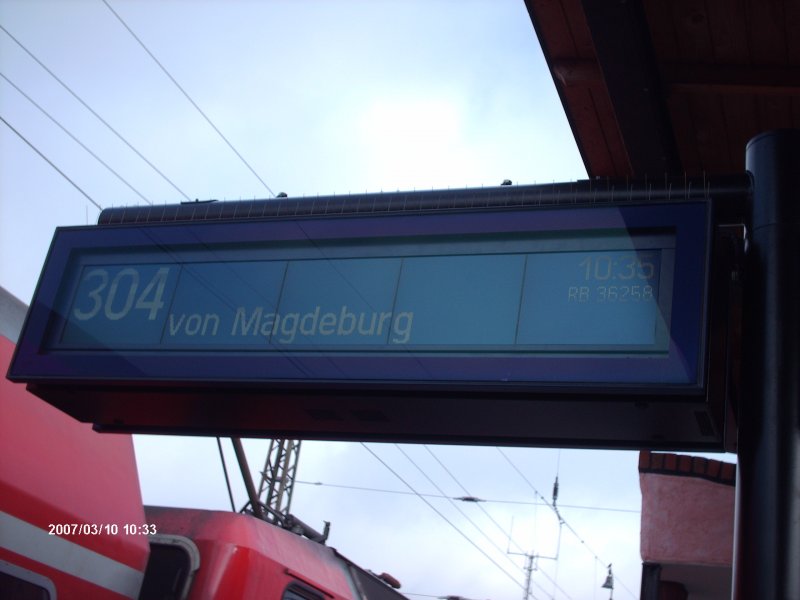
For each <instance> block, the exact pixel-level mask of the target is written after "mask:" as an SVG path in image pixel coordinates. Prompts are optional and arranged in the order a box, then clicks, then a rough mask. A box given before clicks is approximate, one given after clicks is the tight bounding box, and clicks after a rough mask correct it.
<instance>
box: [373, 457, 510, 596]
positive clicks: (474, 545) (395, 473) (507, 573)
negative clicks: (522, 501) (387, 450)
mask: <svg viewBox="0 0 800 600" xmlns="http://www.w3.org/2000/svg"><path fill="white" fill-rule="evenodd" d="M361 445H362V446H363V447H364V449H365V450H366V451H367V452H369V453H370V454H372V456H374V457H375V458H376V459H377V460H378V462H380V463H381V464H382V465H383V466H384V467H386V469H388V470H389V472H390V473H391V474H392V475H394V476H395V477H397V478H398V479H399V480H400V481H401V482H402V483H403V484H404V485H405V486H406V487H407V488H408V489H410V490H411V491H412V492H413V493H414V494H415V495H416V496H417V497H419V499H420V500H422V501H423V502H424V503H425V504H427V505H428V508H430V509H431V510H432V511H433V512H435V513H436V514H437V515H439V516H440V517H441V518H442V519H444V521H445V522H446V523H447V524H448V525H450V527H452V528H453V529H455V530H456V531H457V532H458V534H459V535H461V536H462V537H463V538H464V539H465V540H467V542H469V543H470V544H471V545H472V546H473V547H474V548H475V549H476V550H477V551H478V552H480V553H481V554H483V556H484V557H486V558H487V559H488V560H489V561H490V562H491V563H492V564H493V565H494V566H495V567H497V568H498V569H500V571H502V572H503V574H505V575H506V576H507V577H508V578H509V579H510V580H511V581H513V582H514V583H515V584H516V585H517V586H519V587H520V588H522V589H524V586H523V585H522V584H521V583H520V582H519V581H517V580H516V578H515V577H514V576H513V575H512V574H511V573H509V572H508V571H506V570H505V569H504V568H503V567H502V566H501V565H500V563H498V562H497V561H495V560H494V559H493V558H492V557H491V556H489V555H488V554H487V553H486V552H485V551H484V550H483V549H482V548H481V547H480V546H478V545H477V544H476V543H475V542H474V541H472V539H471V538H470V537H469V536H468V535H467V534H465V533H464V532H463V531H461V530H460V529H459V528H458V527H457V526H456V525H455V524H454V523H453V522H452V521H451V520H450V519H448V518H447V517H446V516H444V515H443V514H442V513H441V512H440V511H439V510H438V509H437V508H436V507H435V506H434V505H433V504H431V503H430V502H428V500H426V499H425V497H424V496H422V495H421V494H419V493H418V492H417V490H415V489H414V488H413V487H412V485H411V484H410V483H408V482H407V481H406V480H405V479H403V478H402V477H401V476H400V474H399V473H397V471H395V470H394V469H392V468H391V467H390V466H389V465H388V464H387V463H386V462H385V461H384V460H383V459H382V458H381V457H380V456H378V455H377V454H376V453H375V452H374V451H373V450H372V448H370V447H369V446H367V445H366V444H365V443H364V442H361Z"/></svg>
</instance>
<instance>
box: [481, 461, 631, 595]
mask: <svg viewBox="0 0 800 600" xmlns="http://www.w3.org/2000/svg"><path fill="white" fill-rule="evenodd" d="M495 449H496V450H497V451H498V452H499V453H500V454H501V456H502V457H503V458H504V459H505V460H506V462H508V464H509V465H511V467H512V468H513V469H514V471H516V472H517V474H518V475H519V476H520V477H522V479H523V481H525V483H527V484H528V486H529V487H530V488H531V489H532V490H533V492H534V494H535V495H536V496H539V498H541V500H542V502H543V503H544V504H546V505H547V506H549V507H550V508H551V509H552V510H553V511H554V512H555V513H556V515H558V516H559V518H560V519H561V523H562V524H563V525H564V527H566V528H567V529H568V530H569V531H570V532H571V533H572V534H573V535H574V536H575V537H576V538H577V539H578V541H579V542H580V543H581V545H582V546H583V547H584V548H586V550H587V552H589V553H590V554H591V555H592V556H593V557H594V560H595V562H596V563H599V564H601V565H603V567H604V568H605V566H606V565H607V564H608V562H607V561H603V560H602V559H601V558H600V557H599V556H598V555H597V553H596V552H595V551H594V550H592V549H591V548H590V547H589V545H588V544H587V543H586V540H584V539H583V538H582V537H581V536H580V534H579V533H578V532H577V531H576V530H575V528H574V527H572V525H570V524H569V523H567V521H566V520H565V519H564V518H563V517H561V515H560V514H559V513H558V509H557V508H556V507H555V506H554V505H553V504H551V503H550V502H548V501H547V499H546V498H545V497H544V496H543V495H542V494H541V492H539V490H538V489H536V486H534V485H533V484H532V483H531V481H530V480H529V479H528V478H527V477H526V476H525V474H524V473H523V472H522V471H521V470H520V469H519V467H517V465H516V464H514V462H513V461H512V460H511V458H509V456H508V455H507V454H506V453H505V452H503V450H502V448H500V447H497V446H495ZM615 582H616V583H619V584H620V586H621V587H623V588H624V589H625V591H627V592H628V593H629V594H630V595H631V596H632V597H634V598H636V594H634V593H633V592H632V591H631V590H630V588H628V586H626V585H625V584H624V583H623V582H622V581H620V580H619V578H618V577H615Z"/></svg>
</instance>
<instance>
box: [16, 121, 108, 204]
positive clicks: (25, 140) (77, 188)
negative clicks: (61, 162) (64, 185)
mask: <svg viewBox="0 0 800 600" xmlns="http://www.w3.org/2000/svg"><path fill="white" fill-rule="evenodd" d="M0 121H2V122H3V123H5V124H6V127H8V128H9V129H10V130H11V131H13V132H14V133H16V134H17V136H18V137H19V138H20V139H21V140H22V141H23V142H25V143H26V144H28V146H30V147H31V149H32V150H33V151H34V152H36V154H38V155H39V156H41V157H42V158H43V159H44V160H45V161H46V162H47V164H48V165H50V166H51V167H53V168H54V169H55V170H56V171H58V174H59V175H61V176H62V177H63V178H64V179H66V180H67V181H69V182H70V183H71V184H72V186H73V187H74V188H75V189H76V190H78V191H79V192H80V193H81V194H83V196H84V197H85V198H86V199H87V200H88V201H89V202H91V203H92V204H94V205H95V206H96V207H97V209H98V210H103V207H102V206H100V205H99V204H98V203H97V202H95V200H94V199H93V198H92V197H91V196H90V195H89V194H87V193H86V192H84V191H83V189H81V187H80V186H79V185H78V184H77V183H75V182H74V181H72V179H70V178H69V177H68V176H67V174H66V173H64V171H62V170H61V169H59V168H58V167H57V166H56V165H55V164H54V163H53V161H51V160H50V159H49V158H47V157H46V156H45V155H44V154H43V153H42V152H41V151H40V150H39V149H38V148H37V147H36V146H34V145H33V144H32V143H31V142H30V141H28V139H27V138H26V137H25V136H24V135H22V134H21V133H20V132H19V131H17V130H16V129H14V127H13V126H12V125H11V123H9V122H8V121H6V120H5V119H4V118H3V117H2V116H0Z"/></svg>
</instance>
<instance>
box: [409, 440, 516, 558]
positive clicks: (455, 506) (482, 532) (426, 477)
mask: <svg viewBox="0 0 800 600" xmlns="http://www.w3.org/2000/svg"><path fill="white" fill-rule="evenodd" d="M395 447H396V448H397V449H398V450H399V451H400V453H401V454H402V455H403V456H405V457H406V459H407V460H408V461H409V462H410V463H411V464H412V465H414V467H415V468H416V469H417V470H418V471H419V472H420V473H421V474H422V476H423V477H425V479H427V480H428V481H429V482H430V484H431V485H432V486H433V487H435V488H436V489H437V491H438V492H439V493H440V494H442V496H441V498H445V499H446V500H448V501H449V502H450V504H452V506H453V508H455V509H456V510H457V511H458V512H459V513H460V514H461V516H463V517H464V518H465V519H466V520H467V521H468V522H469V523H470V524H471V525H472V526H473V527H474V528H475V529H476V530H477V531H478V532H479V533H480V534H481V535H482V536H483V537H484V539H486V541H487V542H489V543H490V544H491V545H492V546H494V548H495V550H497V551H498V552H500V553H501V554H503V549H502V548H501V547H500V546H498V545H497V543H496V542H495V541H494V540H493V539H492V538H491V537H490V536H489V535H488V534H487V533H486V532H485V531H483V529H481V527H480V526H479V525H478V524H477V523H475V521H473V520H472V519H471V518H470V517H469V515H467V514H466V513H465V512H464V511H463V510H461V508H460V507H459V506H458V505H457V504H456V502H455V500H454V499H452V498H450V497H449V496H446V495H444V491H443V490H442V488H441V487H439V485H438V484H437V483H436V482H435V481H434V480H433V479H432V478H431V477H430V476H429V475H428V474H427V473H426V472H425V471H424V470H423V469H422V467H420V466H419V465H418V464H417V462H416V461H415V460H414V459H413V458H411V456H409V454H408V453H407V452H406V451H405V450H403V448H402V447H401V446H400V445H399V444H395ZM503 556H505V557H506V558H508V555H507V554H503ZM508 560H509V562H511V564H513V565H514V566H515V567H517V568H519V565H517V564H516V563H514V561H512V560H511V559H510V558H508Z"/></svg>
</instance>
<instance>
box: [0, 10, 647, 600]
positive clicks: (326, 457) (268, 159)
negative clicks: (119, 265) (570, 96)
mask: <svg viewBox="0 0 800 600" xmlns="http://www.w3.org/2000/svg"><path fill="white" fill-rule="evenodd" d="M108 2H109V4H108V5H106V4H105V3H104V2H103V1H102V0H81V1H78V0H60V1H54V2H43V1H39V0H24V1H22V0H19V1H16V0H1V1H0V25H2V27H3V28H4V30H3V31H0V72H1V73H2V75H3V78H0V116H2V118H3V119H5V120H6V121H7V123H8V125H6V124H5V123H0V285H2V286H3V287H5V288H6V289H7V290H9V291H10V292H11V293H13V294H14V295H16V296H18V297H19V298H20V299H21V300H23V301H25V302H29V301H30V299H31V296H32V294H33V291H34V288H35V285H36V281H37V278H38V275H39V272H40V269H41V266H42V264H43V262H44V259H45V256H46V253H47V249H48V246H49V243H50V240H51V238H52V235H53V231H54V229H55V228H56V227H58V226H67V225H83V224H86V223H92V222H94V221H96V219H97V216H98V214H99V211H98V209H97V208H96V206H95V204H96V205H99V206H102V207H110V206H123V205H133V204H143V203H145V202H150V203H153V204H162V203H176V202H180V201H183V200H186V199H188V198H190V199H195V198H200V199H208V198H217V199H220V200H225V199H239V198H268V197H270V196H271V195H272V193H278V192H286V193H288V194H289V195H290V196H301V195H317V194H331V193H336V194H346V193H349V192H362V191H380V190H384V191H394V190H398V189H402V190H410V189H430V188H460V187H465V186H482V185H486V186H491V185H497V184H499V183H500V182H501V181H502V180H503V179H506V178H508V179H511V180H513V181H514V183H515V184H516V183H537V182H538V183H542V182H552V181H571V180H575V179H581V178H585V176H586V173H585V171H584V168H583V165H582V163H581V161H580V157H579V155H578V152H577V149H576V147H575V143H574V140H573V137H572V134H571V132H570V130H569V126H568V124H567V122H566V118H565V116H564V114H563V110H562V109H561V106H560V103H559V101H558V96H557V94H556V92H555V89H554V86H553V83H552V80H551V78H550V75H549V73H548V71H547V69H546V65H545V63H544V60H543V58H542V56H541V51H540V48H539V46H538V42H537V40H536V36H535V33H534V30H533V27H532V26H531V23H530V19H529V17H528V14H527V12H526V10H525V6H524V3H523V1H522V0H484V1H478V0H473V1H456V0H449V1H439V2H436V1H424V2H415V1H411V0H403V1H400V0H397V1H394V2H389V1H385V2H381V1H372V2H367V1H366V0H363V1H360V2H344V1H333V0H331V1H325V2H323V1H317V2H311V1H305V2H304V1H294V2H289V1H288V0H286V1H273V2H266V1H265V2H256V1H244V0H240V1H232V2H223V1H211V0H208V1H201V2H189V1H188V0H184V1H172V2H154V1H139V2H131V1H121V0H108ZM109 6H110V7H111V8H113V10H114V11H116V13H117V14H118V15H119V17H121V18H122V19H123V20H124V21H125V23H126V24H127V26H128V27H130V29H131V30H132V31H133V32H134V33H135V34H136V35H137V36H138V38H139V39H140V40H141V42H142V43H143V44H144V45H145V46H146V47H147V48H148V49H149V51H150V52H151V53H152V54H153V55H154V56H155V58H157V60H158V61H160V63H161V64H162V65H163V66H164V67H165V68H166V69H167V70H168V71H169V73H170V74H171V75H172V77H174V78H175V80H176V81H177V82H178V83H179V84H180V85H181V86H182V88H183V89H184V90H185V92H186V93H187V94H188V95H189V96H190V97H191V99H192V100H193V101H194V102H195V103H196V104H197V105H198V106H199V107H200V108H201V109H202V110H203V111H204V113H205V114H206V115H207V116H208V117H209V119H210V120H211V121H213V123H214V124H215V126H216V127H217V128H218V129H219V130H220V131H221V132H222V133H223V134H224V135H225V137H226V138H227V139H228V140H229V141H230V143H231V144H232V145H233V146H234V147H235V148H236V151H238V153H239V154H240V155H241V156H242V157H243V158H244V159H245V160H246V161H247V163H248V164H249V167H248V166H247V165H245V164H244V162H243V161H242V160H240V159H239V158H238V157H237V156H236V154H235V153H234V152H233V151H232V150H231V148H230V147H229V146H228V145H227V144H226V143H225V141H223V140H222V139H221V138H220V136H219V135H218V133H216V132H215V131H214V130H213V129H212V127H211V126H210V125H209V124H208V122H207V121H206V120H205V119H204V118H203V116H202V115H201V114H200V113H199V112H198V111H197V110H196V109H195V108H194V107H193V106H192V104H191V103H190V102H189V100H188V99H187V98H186V97H185V96H184V95H183V93H182V92H181V91H180V90H179V89H178V88H177V87H176V86H175V85H174V84H173V83H172V82H171V81H170V80H169V79H168V77H167V76H166V75H165V74H164V73H163V72H162V71H161V70H160V68H159V67H158V65H157V64H156V63H155V62H154V60H153V58H151V57H150V56H148V54H147V53H146V51H145V50H144V49H143V48H142V46H141V45H140V44H139V43H138V42H137V41H136V39H134V37H133V36H132V35H131V33H130V32H129V31H127V30H126V28H125V26H124V25H123V24H122V23H121V22H120V20H118V18H117V16H115V14H114V13H113V12H112V10H111V9H110V8H109ZM9 34H10V35H9ZM12 36H13V38H12ZM15 39H16V41H15ZM34 57H35V58H34ZM37 61H38V62H37ZM40 63H41V64H40ZM45 67H46V69H48V70H49V71H50V72H51V73H52V74H51V73H48V72H47V70H46V69H45ZM53 75H55V76H56V77H57V78H58V79H60V80H61V82H63V84H65V85H66V86H68V87H69V88H70V89H71V90H72V92H70V91H68V90H67V89H66V88H65V86H64V85H62V83H59V82H58V81H57V80H56V79H55V78H54V77H53ZM14 86H16V88H15V87H14ZM17 88H18V89H17ZM21 92H22V93H21ZM23 93H24V94H26V95H27V96H29V97H30V99H31V100H33V101H34V102H35V103H37V104H38V105H39V106H40V107H41V109H43V111H46V113H48V114H49V115H50V117H52V119H51V118H50V117H48V116H46V115H45V114H44V112H42V110H40V108H37V107H36V106H35V105H34V104H33V103H32V102H31V101H30V100H28V99H26V97H25V96H24V95H23ZM76 97H77V98H76ZM78 98H80V100H78ZM83 103H85V104H86V105H88V106H89V107H90V108H91V110H92V111H94V112H95V113H96V114H97V115H99V117H100V118H102V119H103V120H104V121H106V122H107V123H108V124H109V125H110V126H111V127H112V128H113V129H114V130H115V131H116V133H113V132H112V131H110V130H109V129H108V128H107V127H106V125H104V124H103V123H102V122H101V121H100V120H98V118H97V116H95V115H93V114H92V113H91V112H90V110H88V109H87V107H86V106H84V105H83ZM56 123H58V124H56ZM59 124H60V126H61V127H63V128H65V129H66V130H68V132H69V134H71V135H72V136H74V137H75V138H77V139H78V140H79V141H80V143H81V144H83V145H85V146H86V147H87V148H88V149H89V150H90V151H91V153H94V154H95V155H96V156H97V157H99V159H101V160H102V161H103V162H105V163H106V164H107V165H108V166H109V167H110V168H111V169H113V171H115V172H116V175H115V174H113V173H112V172H111V171H110V170H109V169H107V168H106V167H104V166H103V165H102V164H101V163H100V162H99V161H98V160H97V159H96V158H94V157H93V156H92V155H91V154H90V153H89V152H87V151H86V150H85V149H83V148H82V147H81V145H79V144H78V143H77V142H76V141H74V140H73V139H72V138H71V137H70V135H69V134H67V133H65V131H64V130H62V129H61V128H60V126H59ZM9 126H10V127H9ZM11 127H13V128H14V129H16V130H17V131H18V132H19V134H20V135H17V134H15V133H14V132H13V131H12V129H11ZM20 136H22V137H24V138H25V139H26V140H27V142H26V141H24V140H23V139H21V137H20ZM123 139H124V141H123ZM33 148H35V149H36V150H34V149H33ZM134 149H135V150H134ZM37 150H38V153H37ZM39 153H41V154H42V155H44V157H46V160H45V158H43V157H42V156H40V154H39ZM47 161H50V162H51V163H52V165H51V164H48V162H47ZM148 162H149V163H150V165H148ZM151 165H152V166H151ZM56 168H57V169H58V170H60V171H61V172H63V175H62V174H60V173H59V172H58V170H56ZM251 169H252V171H255V173H256V174H257V175H256V174H254V173H253V172H252V171H251ZM159 172H160V173H159ZM67 178H69V180H71V182H70V181H68V179H67ZM136 447H137V458H138V461H139V465H140V479H141V484H142V490H143V495H144V500H145V502H147V503H150V504H166V505H178V506H181V505H183V506H197V507H206V508H219V509H226V508H228V507H229V501H228V496H227V492H226V489H225V485H224V480H223V476H222V470H221V467H220V461H219V457H218V454H217V447H216V442H215V441H214V440H212V439H191V438H153V437H139V438H137V440H136ZM246 447H247V450H248V456H249V458H250V461H251V467H252V468H253V470H258V469H260V468H262V467H263V462H264V459H265V453H266V444H265V442H263V441H248V442H246ZM225 448H226V453H227V458H228V461H229V462H228V468H229V470H230V472H231V473H232V474H233V475H234V476H236V475H237V473H236V470H235V465H234V463H233V459H232V453H231V451H230V444H229V443H226V445H225ZM372 453H374V455H373V454H372ZM376 455H377V457H380V459H381V460H383V461H384V462H385V464H382V463H381V462H380V461H379V460H378V458H377V457H376ZM637 459H638V454H637V453H635V452H609V451H594V452H589V451H577V450H561V451H559V450H554V449H547V450H543V449H519V448H510V449H505V450H503V451H502V452H501V451H500V450H498V449H496V448H491V447H485V448H466V447H447V446H435V447H434V446H429V447H426V446H400V447H397V446H394V445H380V444H370V445H368V447H364V446H362V445H360V444H352V443H349V444H347V443H311V442H309V443H306V444H304V446H303V450H302V453H301V459H300V467H299V479H300V483H298V485H297V488H296V492H295V499H294V504H293V507H292V508H293V512H294V513H295V514H296V515H297V516H299V517H300V518H301V519H303V520H304V521H306V522H307V523H309V524H310V525H312V526H314V527H317V528H320V529H321V528H322V526H323V525H322V522H323V520H327V521H331V522H332V531H331V537H330V541H329V543H330V545H332V546H335V547H336V548H337V549H339V551H340V552H342V553H343V554H345V555H346V556H348V557H350V558H352V559H353V560H355V561H356V562H357V563H359V564H361V565H362V566H364V567H365V568H369V569H372V570H374V571H377V572H381V571H387V572H389V573H392V574H393V575H394V576H395V577H397V578H398V579H399V580H400V581H401V582H402V583H403V590H402V591H404V592H406V593H408V594H419V595H431V596H444V595H448V594H458V595H462V596H466V597H469V598H474V599H485V598H492V599H495V600H501V599H503V600H505V599H518V598H520V597H522V589H523V583H524V580H525V576H524V572H523V569H522V567H523V565H524V564H525V558H524V556H521V555H522V554H525V553H534V554H538V555H540V557H541V558H540V559H539V560H538V561H537V563H536V565H535V566H536V570H535V571H534V572H533V577H532V579H533V582H534V585H533V587H532V592H533V597H535V598H551V597H554V598H575V599H578V598H606V597H607V596H608V591H607V590H603V589H601V588H600V586H601V584H602V582H603V581H604V580H605V576H606V571H605V565H606V564H607V563H613V564H614V572H615V575H616V576H617V587H616V589H615V598H630V597H634V598H635V597H638V590H639V577H640V562H641V561H640V558H639V514H638V512H637V511H638V509H639V507H640V500H641V498H640V494H639V488H638V474H637V470H636V465H637ZM412 461H413V462H412ZM418 467H419V468H418ZM390 469H392V470H394V471H395V472H396V473H397V475H399V476H400V477H402V478H403V480H405V481H406V482H407V483H408V484H410V486H411V487H412V488H413V490H414V491H412V490H411V489H409V487H407V485H406V484H405V483H403V481H401V480H400V479H399V478H398V476H397V475H395V474H393V472H392V470H390ZM556 475H558V477H559V482H560V494H559V504H560V505H561V506H562V509H561V511H562V515H563V517H564V518H565V519H566V525H565V526H564V527H562V531H561V541H560V545H559V542H558V539H559V537H558V529H559V528H558V520H557V518H556V517H555V515H554V514H553V512H552V511H551V510H550V509H549V508H547V507H546V506H541V505H539V506H537V505H536V502H537V496H536V493H535V491H534V488H535V489H536V490H538V491H539V492H540V493H542V494H543V495H544V496H545V497H546V498H547V499H548V500H550V499H551V494H552V489H553V482H554V479H555V477H556ZM306 482H322V483H324V484H326V485H321V486H319V485H310V484H309V483H306ZM353 488H369V489H353ZM387 490H388V491H387ZM465 490H466V491H465ZM390 491H392V492H394V493H390ZM467 491H468V494H469V495H473V496H476V497H480V498H482V499H485V500H486V502H484V503H480V504H476V503H469V504H467V503H463V502H462V503H457V504H454V503H451V502H449V501H448V500H446V499H441V498H438V499H437V498H427V501H428V503H426V502H425V501H423V500H422V499H421V498H420V497H418V496H417V495H415V492H417V493H420V494H434V495H442V494H444V495H446V496H464V495H467ZM234 492H235V495H236V504H237V506H241V505H242V504H244V502H245V496H244V492H243V488H242V486H241V484H240V483H239V482H238V479H237V482H236V485H235V488H234ZM602 508H606V509H615V510H600V509H602ZM509 551H510V552H512V553H514V554H509ZM556 555H557V559H558V560H555V557H556Z"/></svg>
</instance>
